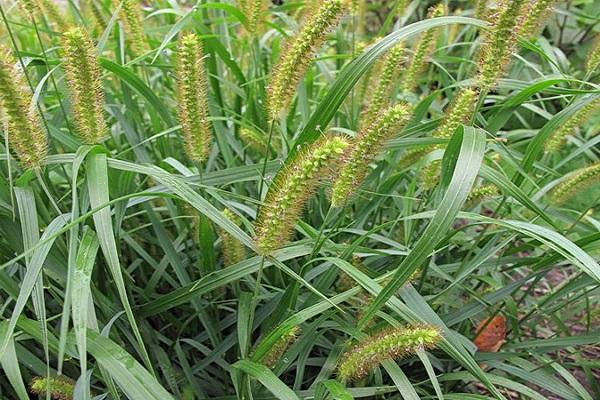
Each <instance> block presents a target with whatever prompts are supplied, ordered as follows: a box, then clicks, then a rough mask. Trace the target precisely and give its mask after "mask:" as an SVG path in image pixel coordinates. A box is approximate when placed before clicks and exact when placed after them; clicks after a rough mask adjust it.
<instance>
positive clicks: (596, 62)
mask: <svg viewBox="0 0 600 400" xmlns="http://www.w3.org/2000/svg"><path fill="white" fill-rule="evenodd" d="M599 66H600V33H598V34H596V39H595V41H594V45H593V47H592V51H590V55H589V56H588V59H587V63H586V68H587V70H588V72H592V71H594V70H596V69H597V68H598V67H599Z"/></svg>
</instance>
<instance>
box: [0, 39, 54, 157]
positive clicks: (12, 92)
mask: <svg viewBox="0 0 600 400" xmlns="http://www.w3.org/2000/svg"><path fill="white" fill-rule="evenodd" d="M0 87H1V88H2V90H0V106H1V107H2V109H3V110H4V114H5V116H6V119H7V120H8V124H7V127H8V132H5V134H7V135H8V144H9V146H10V147H11V148H12V150H13V152H14V153H15V154H16V156H17V158H18V159H19V161H20V163H21V165H22V166H23V167H25V168H30V169H38V168H40V167H41V166H42V164H43V163H44V160H45V158H46V153H47V139H46V134H45V132H44V130H43V128H42V123H41V119H40V116H39V114H38V109H37V107H36V105H35V104H31V102H32V93H31V91H30V90H29V88H28V85H27V81H26V78H25V75H24V73H23V71H22V70H21V68H20V66H18V65H17V60H16V59H15V58H14V56H13V54H12V51H11V50H10V49H9V48H7V47H5V46H3V45H0Z"/></svg>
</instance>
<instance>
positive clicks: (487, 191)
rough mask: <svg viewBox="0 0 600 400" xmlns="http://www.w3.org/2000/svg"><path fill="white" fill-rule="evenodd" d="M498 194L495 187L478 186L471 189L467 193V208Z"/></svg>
mask: <svg viewBox="0 0 600 400" xmlns="http://www.w3.org/2000/svg"><path fill="white" fill-rule="evenodd" d="M499 193H500V192H499V190H498V187H497V186H496V185H482V186H478V187H476V188H473V189H471V193H469V196H467V201H466V204H467V205H468V206H472V205H474V204H475V203H477V202H479V201H481V200H484V199H487V198H490V197H493V196H496V195H498V194H499Z"/></svg>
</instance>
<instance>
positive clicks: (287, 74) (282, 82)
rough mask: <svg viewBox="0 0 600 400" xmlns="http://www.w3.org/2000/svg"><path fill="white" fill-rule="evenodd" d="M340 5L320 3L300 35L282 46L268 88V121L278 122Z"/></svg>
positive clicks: (339, 0) (340, 0) (330, 0)
mask: <svg viewBox="0 0 600 400" xmlns="http://www.w3.org/2000/svg"><path fill="white" fill-rule="evenodd" d="M344 4H345V3H344V1H343V0H323V2H322V3H321V5H320V7H319V8H318V9H317V10H316V11H315V12H314V14H312V15H310V16H309V17H308V19H307V21H306V23H305V24H304V25H303V26H302V27H301V28H300V32H299V33H298V34H297V35H296V36H295V37H294V38H292V39H291V40H290V42H289V43H288V44H287V45H286V48H285V50H284V51H283V53H282V55H281V57H280V59H279V62H278V63H277V65H275V66H274V67H273V73H272V78H271V83H270V85H269V90H268V111H269V118H270V119H271V120H276V119H278V118H279V117H280V116H281V115H282V114H283V112H284V111H285V110H286V108H287V107H288V105H289V104H290V102H291V101H292V98H293V97H294V93H295V91H296V87H297V86H298V83H299V82H300V79H302V77H303V76H304V73H305V72H306V70H307V69H308V67H309V65H310V64H311V62H312V60H313V53H314V52H315V51H316V50H317V49H319V47H321V45H322V44H323V42H324V41H325V38H326V37H327V34H328V32H329V31H330V30H331V29H332V28H333V27H335V26H336V25H337V22H338V20H339V19H340V18H341V16H342V13H343V11H344Z"/></svg>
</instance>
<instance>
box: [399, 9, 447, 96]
mask: <svg viewBox="0 0 600 400" xmlns="http://www.w3.org/2000/svg"><path fill="white" fill-rule="evenodd" d="M444 13H445V8H444V5H443V4H442V3H440V4H437V5H435V6H432V7H431V8H430V9H429V11H428V13H427V18H428V19H429V18H437V17H441V16H443V15H444ZM439 31H440V30H439V29H438V28H432V29H428V30H427V31H426V32H425V33H423V34H422V35H421V37H420V38H419V41H418V42H417V44H416V46H415V48H414V52H413V54H412V57H411V58H410V62H409V64H408V67H407V68H406V72H405V73H404V75H403V76H402V88H403V89H404V90H405V91H412V90H413V89H414V88H415V87H417V84H418V78H419V76H420V75H421V74H422V72H423V70H424V69H425V67H426V66H427V62H428V58H429V57H431V55H432V54H433V50H434V49H435V45H436V40H437V37H438V33H439Z"/></svg>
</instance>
